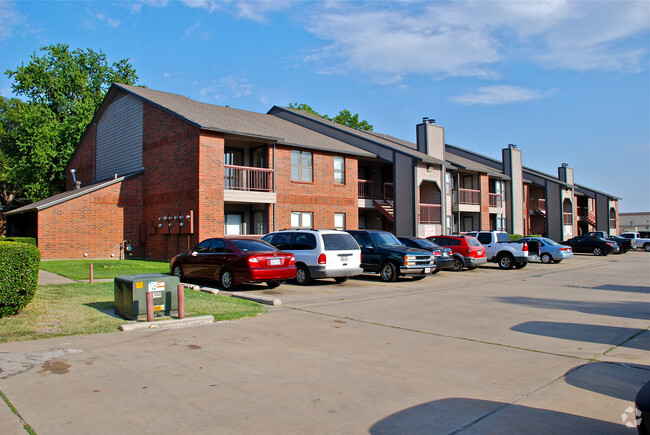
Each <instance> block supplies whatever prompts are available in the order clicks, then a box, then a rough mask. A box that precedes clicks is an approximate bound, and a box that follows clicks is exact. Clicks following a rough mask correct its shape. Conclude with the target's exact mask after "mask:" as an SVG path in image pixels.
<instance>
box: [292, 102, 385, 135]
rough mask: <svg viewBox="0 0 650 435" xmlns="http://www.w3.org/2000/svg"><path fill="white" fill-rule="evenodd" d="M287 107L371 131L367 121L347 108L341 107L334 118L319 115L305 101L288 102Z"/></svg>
mask: <svg viewBox="0 0 650 435" xmlns="http://www.w3.org/2000/svg"><path fill="white" fill-rule="evenodd" d="M289 108H290V109H296V110H301V111H303V112H307V113H311V114H312V115H316V116H320V117H321V118H325V119H329V120H330V121H334V122H336V123H337V124H342V125H347V126H348V127H352V128H358V129H360V130H367V131H372V128H373V127H372V125H371V124H369V123H368V121H366V120H365V119H364V120H361V121H359V114H358V113H355V114H354V115H353V114H352V113H350V111H349V110H347V109H343V110H341V111H340V112H339V114H338V115H336V116H335V117H334V118H330V117H329V116H327V115H321V114H320V113H318V112H317V111H315V110H314V109H312V108H311V106H309V105H307V104H305V103H300V104H299V103H289Z"/></svg>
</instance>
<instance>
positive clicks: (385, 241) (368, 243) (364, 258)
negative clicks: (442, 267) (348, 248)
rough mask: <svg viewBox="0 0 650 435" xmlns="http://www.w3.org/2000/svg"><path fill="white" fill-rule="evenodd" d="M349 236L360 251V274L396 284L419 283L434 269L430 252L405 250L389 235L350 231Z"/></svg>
mask: <svg viewBox="0 0 650 435" xmlns="http://www.w3.org/2000/svg"><path fill="white" fill-rule="evenodd" d="M348 233H350V234H352V237H354V239H355V240H356V241H357V243H358V244H359V247H361V267H362V268H363V271H364V272H371V273H378V274H379V276H380V277H381V279H382V280H383V281H386V282H391V281H396V280H397V278H398V277H400V276H410V277H412V278H413V279H415V280H418V279H422V278H424V277H426V276H427V275H431V274H432V273H433V271H434V270H435V268H436V265H435V261H434V257H433V254H432V253H431V252H430V251H425V250H424V249H418V248H409V247H406V246H404V245H402V243H401V242H400V241H399V240H398V239H397V237H395V236H394V235H393V234H391V233H389V232H386V231H377V230H350V231H348Z"/></svg>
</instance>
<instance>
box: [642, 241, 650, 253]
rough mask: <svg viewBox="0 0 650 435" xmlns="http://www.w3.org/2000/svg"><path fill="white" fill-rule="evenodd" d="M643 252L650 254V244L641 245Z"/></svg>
mask: <svg viewBox="0 0 650 435" xmlns="http://www.w3.org/2000/svg"><path fill="white" fill-rule="evenodd" d="M643 250H644V251H645V252H650V243H646V244H644V245H643Z"/></svg>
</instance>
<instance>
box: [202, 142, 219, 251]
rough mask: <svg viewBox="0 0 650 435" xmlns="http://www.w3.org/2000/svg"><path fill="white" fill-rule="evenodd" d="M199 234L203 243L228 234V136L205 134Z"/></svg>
mask: <svg viewBox="0 0 650 435" xmlns="http://www.w3.org/2000/svg"><path fill="white" fill-rule="evenodd" d="M198 165H199V168H198V176H199V189H198V198H197V201H198V204H199V205H198V209H199V216H198V219H197V225H198V226H197V231H198V236H199V239H200V240H203V239H207V238H209V237H216V236H223V234H224V229H225V228H224V207H223V189H224V182H223V177H224V171H223V166H224V135H223V134H222V133H209V132H205V131H204V132H202V134H201V142H200V147H199V157H198Z"/></svg>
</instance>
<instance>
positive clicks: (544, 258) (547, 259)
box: [539, 252, 553, 264]
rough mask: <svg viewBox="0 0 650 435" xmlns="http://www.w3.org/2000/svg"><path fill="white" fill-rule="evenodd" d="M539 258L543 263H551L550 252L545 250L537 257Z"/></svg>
mask: <svg viewBox="0 0 650 435" xmlns="http://www.w3.org/2000/svg"><path fill="white" fill-rule="evenodd" d="M539 259H540V260H541V261H542V263H544V264H551V262H552V261H553V257H551V254H549V253H547V252H545V253H543V254H542V255H541V256H540V257H539Z"/></svg>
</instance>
